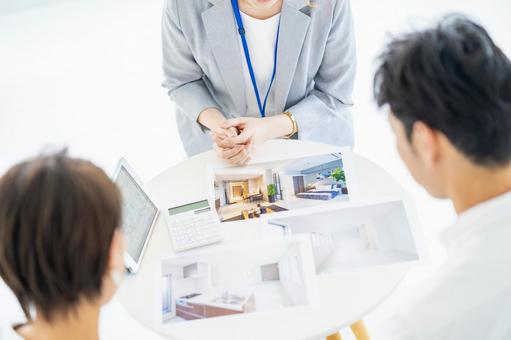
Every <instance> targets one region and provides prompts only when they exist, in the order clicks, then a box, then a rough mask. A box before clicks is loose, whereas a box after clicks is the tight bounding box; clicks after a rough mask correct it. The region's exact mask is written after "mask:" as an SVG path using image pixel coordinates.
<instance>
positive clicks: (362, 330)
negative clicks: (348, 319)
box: [350, 320, 371, 340]
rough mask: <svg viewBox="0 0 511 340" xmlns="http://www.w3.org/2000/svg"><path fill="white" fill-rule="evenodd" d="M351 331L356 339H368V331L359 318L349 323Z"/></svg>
mask: <svg viewBox="0 0 511 340" xmlns="http://www.w3.org/2000/svg"><path fill="white" fill-rule="evenodd" d="M350 328H351V331H352V332H353V334H355V338H356V339H357V340H370V339H371V337H369V333H368V332H367V329H366V326H365V324H364V321H362V320H359V321H357V322H355V323H354V324H353V325H351V327H350Z"/></svg>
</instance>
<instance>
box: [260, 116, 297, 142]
mask: <svg viewBox="0 0 511 340" xmlns="http://www.w3.org/2000/svg"><path fill="white" fill-rule="evenodd" d="M263 119H266V120H267V124H266V125H267V129H266V131H268V139H275V138H282V137H286V136H289V135H290V134H292V133H293V132H295V125H294V124H293V121H292V120H291V119H290V117H289V116H288V115H286V114H284V113H282V114H279V115H276V116H272V117H266V118H263Z"/></svg>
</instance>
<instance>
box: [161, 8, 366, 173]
mask: <svg viewBox="0 0 511 340" xmlns="http://www.w3.org/2000/svg"><path fill="white" fill-rule="evenodd" d="M162 38H163V70H164V82H163V86H164V87H166V88H167V90H168V94H169V96H170V99H171V100H172V101H173V102H174V103H175V105H176V120H177V124H178V129H179V133H180V136H181V140H182V141H183V144H184V147H185V150H186V152H187V153H188V155H190V156H191V155H194V154H197V153H199V152H202V151H205V150H208V149H211V148H212V147H214V148H215V150H216V151H217V153H218V155H219V156H220V157H222V158H224V159H227V160H229V161H230V162H231V163H234V164H243V163H245V162H246V161H247V160H248V159H249V158H250V154H251V151H252V149H253V147H254V146H257V145H258V144H259V143H262V142H264V141H265V140H268V139H272V138H298V139H307V140H314V141H320V142H325V143H330V144H334V145H340V146H352V145H353V122H352V117H351V112H350V108H351V106H352V105H353V104H352V99H351V93H352V90H353V81H354V77H355V68H356V55H355V39H354V32H353V22H352V17H351V10H350V3H349V0H317V1H315V2H314V4H310V3H309V2H308V1H305V0H166V3H165V8H164V12H163V23H162Z"/></svg>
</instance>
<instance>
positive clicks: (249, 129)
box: [213, 117, 271, 165]
mask: <svg viewBox="0 0 511 340" xmlns="http://www.w3.org/2000/svg"><path fill="white" fill-rule="evenodd" d="M270 129H271V128H270V126H268V123H267V120H266V119H265V118H253V117H242V118H234V119H229V120H227V121H225V122H224V123H222V124H221V125H220V126H219V127H218V128H217V129H215V130H214V131H213V141H214V149H215V151H216V153H217V154H218V156H219V157H220V158H222V159H225V160H227V161H228V162H229V163H231V164H235V165H243V164H246V163H247V162H248V161H249V160H250V158H251V157H252V154H253V151H254V147H255V146H257V145H259V144H261V143H263V142H264V141H266V140H268V139H270V138H271V136H270Z"/></svg>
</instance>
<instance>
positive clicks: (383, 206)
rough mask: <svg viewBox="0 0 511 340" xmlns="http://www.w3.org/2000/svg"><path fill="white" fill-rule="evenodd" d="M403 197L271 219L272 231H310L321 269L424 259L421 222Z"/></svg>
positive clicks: (333, 270)
mask: <svg viewBox="0 0 511 340" xmlns="http://www.w3.org/2000/svg"><path fill="white" fill-rule="evenodd" d="M412 221H413V219H410V218H409V215H408V213H407V209H406V208H405V202H404V201H403V200H395V201H388V202H383V203H376V204H368V205H354V206H346V205H341V206H337V207H327V208H325V209H324V210H323V211H321V212H315V213H312V214H302V215H300V214H298V215H295V216H292V217H285V218H280V219H269V220H268V225H267V226H266V227H265V228H267V229H266V231H265V232H266V233H267V235H271V237H275V235H279V234H280V235H282V236H286V235H296V234H308V235H310V238H311V242H312V248H313V253H314V265H315V268H316V272H317V274H329V273H338V272H342V271H346V270H351V269H358V268H366V267H371V266H378V265H385V264H392V263H398V262H408V261H417V260H419V254H420V253H421V252H420V251H419V249H421V247H420V245H419V246H418V245H417V242H418V239H419V238H420V237H417V233H415V234H414V227H415V226H416V225H415V224H414V223H413V222H412Z"/></svg>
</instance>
